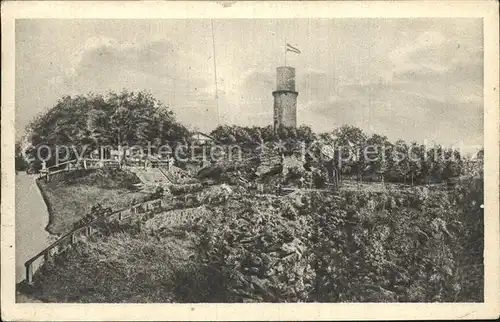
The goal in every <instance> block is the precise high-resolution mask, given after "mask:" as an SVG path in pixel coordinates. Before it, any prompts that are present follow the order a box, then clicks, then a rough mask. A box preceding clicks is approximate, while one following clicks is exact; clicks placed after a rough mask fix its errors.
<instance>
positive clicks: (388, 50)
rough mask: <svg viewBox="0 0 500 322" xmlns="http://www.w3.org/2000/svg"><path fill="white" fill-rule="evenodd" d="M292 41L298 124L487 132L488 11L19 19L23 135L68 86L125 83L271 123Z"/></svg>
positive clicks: (183, 111)
mask: <svg viewBox="0 0 500 322" xmlns="http://www.w3.org/2000/svg"><path fill="white" fill-rule="evenodd" d="M212 22H213V34H212ZM285 41H286V42H288V43H290V44H291V45H293V46H295V47H297V48H299V49H300V50H301V54H294V53H290V52H289V53H288V55H287V63H288V65H289V66H292V67H295V68H296V83H297V85H296V90H297V91H298V92H299V96H298V103H297V105H298V106H297V113H298V123H299V124H305V125H309V126H311V127H312V128H313V130H315V131H317V132H323V131H331V130H333V129H334V128H336V127H339V126H341V125H343V124H349V125H354V126H357V127H360V128H362V129H363V130H364V131H365V132H366V133H368V134H371V133H379V134H382V135H385V136H387V137H388V138H389V139H390V140H392V141H395V140H397V139H404V140H407V141H417V142H419V143H423V142H424V141H427V142H433V143H439V144H444V145H447V146H449V145H457V144H465V145H482V144H483V30H482V20H481V19H469V18H432V19H427V18H425V19H424V18H419V19H416V18H412V19H408V18H405V19H382V18H374V19H368V18H362V19H361V18H349V19H347V18H335V19H317V18H315V19H231V20H221V19H214V20H213V21H211V20H210V19H179V20H174V19H168V20H150V19H148V20H146V19H142V20H105V19H101V20H85V19H66V20H62V19H61V20H55V19H40V20H36V19H29V20H17V21H16V138H20V137H21V136H22V135H23V134H24V128H25V127H26V125H27V124H29V122H30V121H31V120H32V119H33V118H34V117H35V116H36V115H39V114H41V113H44V112H46V111H47V110H49V109H50V108H51V107H53V106H54V105H55V104H56V102H57V100H58V99H59V98H61V97H62V96H63V95H78V94H86V93H88V92H90V91H91V92H95V93H106V92H108V91H121V90H122V89H128V90H131V91H140V90H145V91H148V92H150V93H152V94H153V95H154V96H155V97H156V98H158V99H159V100H161V101H163V102H164V103H165V104H166V105H167V106H169V107H171V109H172V110H173V111H174V112H175V114H176V116H177V118H178V120H179V121H180V122H182V123H183V124H184V125H186V126H188V127H189V128H191V129H197V130H200V131H204V132H209V131H211V130H212V129H213V128H214V127H215V126H217V124H238V125H258V126H266V125H270V124H272V117H273V114H272V113H273V96H272V91H273V90H274V89H275V86H276V67H279V66H282V65H283V64H284V56H285V51H284V48H285ZM214 49H215V51H214ZM214 52H215V56H214ZM214 57H215V65H216V71H217V87H218V99H217V100H216V96H215V73H214ZM217 105H218V110H219V113H217ZM217 114H219V117H218V118H217Z"/></svg>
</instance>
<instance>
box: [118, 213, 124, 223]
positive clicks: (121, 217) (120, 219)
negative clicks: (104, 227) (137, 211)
mask: <svg viewBox="0 0 500 322" xmlns="http://www.w3.org/2000/svg"><path fill="white" fill-rule="evenodd" d="M118 220H119V221H122V220H123V212H121V211H120V212H119V213H118Z"/></svg>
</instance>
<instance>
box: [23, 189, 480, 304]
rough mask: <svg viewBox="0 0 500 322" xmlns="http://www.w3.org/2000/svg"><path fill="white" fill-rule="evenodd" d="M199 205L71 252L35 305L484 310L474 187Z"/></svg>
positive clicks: (41, 287)
mask: <svg viewBox="0 0 500 322" xmlns="http://www.w3.org/2000/svg"><path fill="white" fill-rule="evenodd" d="M214 193H216V194H217V193H218V194H219V197H220V191H219V192H217V191H214ZM199 194H200V195H201V194H207V192H206V191H202V192H199ZM205 197H206V196H205ZM205 197H203V198H205ZM206 200H212V201H211V202H209V204H208V205H205V206H202V207H198V208H190V209H187V210H175V211H171V212H166V213H164V214H159V215H157V216H155V217H154V218H153V219H150V220H149V221H148V222H144V223H142V224H139V223H136V224H129V225H126V226H122V227H114V228H113V229H111V230H109V233H108V234H106V235H100V236H96V237H95V238H92V239H91V240H90V241H88V242H85V243H81V244H79V245H78V247H75V248H73V249H71V250H69V251H68V252H67V253H65V254H63V255H62V257H59V258H57V259H56V261H55V262H54V263H52V264H51V265H48V266H46V267H44V268H43V269H42V270H41V271H40V272H38V278H37V279H36V287H34V288H33V290H34V293H33V296H35V297H37V298H38V299H41V300H43V301H51V302H52V301H53V302H262V301H264V302H316V301H319V302H395V301H398V302H459V301H482V299H483V294H482V283H483V262H482V249H483V244H482V238H481V234H480V232H481V231H482V229H483V228H482V222H483V210H482V208H481V207H480V205H481V204H482V184H476V183H470V184H468V185H467V186H463V187H457V189H456V190H455V191H454V192H452V193H448V192H444V191H430V190H427V189H426V188H419V189H416V190H415V191H414V192H413V193H411V194H410V193H407V192H404V191H399V192H398V191H386V192H370V191H341V192H340V193H339V194H338V195H332V194H324V193H318V192H312V193H311V192H307V193H305V192H304V193H294V194H292V195H289V196H286V197H279V196H272V195H260V196H259V195H251V194H249V193H248V191H233V192H232V193H230V194H229V200H228V201H227V202H224V201H223V200H224V198H206ZM213 200H215V201H213ZM210 203H211V204H210ZM112 231H114V232H112Z"/></svg>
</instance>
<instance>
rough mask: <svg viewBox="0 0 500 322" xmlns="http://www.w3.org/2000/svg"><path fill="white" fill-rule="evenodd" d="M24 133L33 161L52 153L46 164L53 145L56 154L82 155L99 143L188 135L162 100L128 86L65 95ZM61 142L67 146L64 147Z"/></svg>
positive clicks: (175, 139)
mask: <svg viewBox="0 0 500 322" xmlns="http://www.w3.org/2000/svg"><path fill="white" fill-rule="evenodd" d="M27 133H28V135H27V141H28V143H29V144H30V146H29V147H27V148H26V150H27V151H26V154H27V155H28V157H30V158H31V159H32V160H38V159H40V158H44V159H45V158H48V157H50V156H52V158H49V160H48V161H47V163H48V165H51V164H53V163H54V162H55V154H56V153H57V150H56V147H57V146H59V147H60V151H59V153H61V154H63V155H61V158H63V157H67V158H68V159H73V158H75V156H76V153H78V154H79V156H81V157H87V156H88V155H89V154H90V153H91V152H92V151H93V150H94V149H96V148H98V147H108V146H109V147H118V146H122V147H125V146H129V147H130V146H134V145H137V146H142V147H144V148H147V147H148V146H149V145H148V143H149V144H151V145H153V146H154V145H156V144H170V145H172V146H175V145H176V144H180V143H184V142H186V141H187V140H189V138H190V133H189V131H188V130H187V129H186V128H185V127H184V126H183V125H181V124H179V123H178V122H177V120H176V119H175V116H174V114H173V112H172V111H171V110H170V109H169V108H168V107H167V106H165V105H164V104H163V103H162V102H160V101H158V100H156V99H155V98H154V97H152V96H151V95H150V94H148V93H146V92H128V91H123V92H121V93H118V94H117V93H112V92H111V93H109V94H107V95H106V96H104V95H98V94H93V93H89V94H88V95H85V96H83V95H80V96H76V97H71V96H64V97H63V98H61V99H60V100H59V101H58V102H57V104H56V105H55V106H54V107H53V108H51V109H50V110H49V111H48V112H47V113H45V114H43V115H40V116H39V117H38V118H36V119H35V120H34V121H33V122H32V123H31V124H30V125H29V126H28V128H27ZM41 146H48V147H49V148H50V152H49V151H48V150H47V149H40V150H39V149H38V147H41ZM63 146H64V147H67V148H68V149H69V148H71V149H70V150H69V151H66V149H63V148H62V147H63ZM73 149H74V150H73ZM37 151H40V152H39V153H40V154H39V155H38V154H37ZM75 151H76V152H75ZM49 153H50V155H49ZM65 153H70V155H64V154H65Z"/></svg>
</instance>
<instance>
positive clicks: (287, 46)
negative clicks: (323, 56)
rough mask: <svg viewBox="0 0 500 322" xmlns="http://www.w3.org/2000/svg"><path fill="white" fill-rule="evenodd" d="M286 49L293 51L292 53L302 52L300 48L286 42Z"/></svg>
mask: <svg viewBox="0 0 500 322" xmlns="http://www.w3.org/2000/svg"><path fill="white" fill-rule="evenodd" d="M286 51H291V52H292V53H296V54H300V50H299V49H298V48H296V47H293V46H292V45H290V44H289V43H286Z"/></svg>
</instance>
